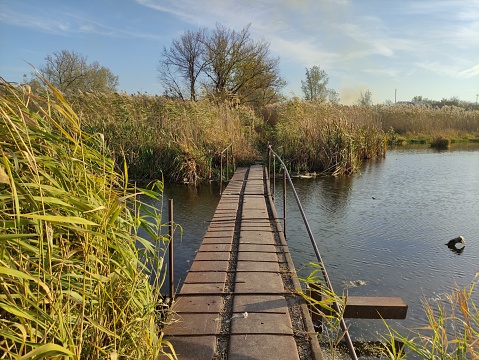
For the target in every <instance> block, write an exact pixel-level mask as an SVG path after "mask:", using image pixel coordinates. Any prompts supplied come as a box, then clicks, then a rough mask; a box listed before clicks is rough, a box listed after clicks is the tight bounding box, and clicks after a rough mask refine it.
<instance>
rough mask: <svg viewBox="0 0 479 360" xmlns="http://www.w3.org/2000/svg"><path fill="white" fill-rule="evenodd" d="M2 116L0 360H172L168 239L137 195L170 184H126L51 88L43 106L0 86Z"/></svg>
mask: <svg viewBox="0 0 479 360" xmlns="http://www.w3.org/2000/svg"><path fill="white" fill-rule="evenodd" d="M0 116H1V121H0V157H1V160H0V226H1V228H2V231H1V232H0V274H1V282H0V288H1V291H0V355H1V358H2V359H19V358H22V359H23V358H25V359H26V358H35V359H41V358H46V357H48V358H60V357H61V358H71V359H99V358H108V359H117V358H124V359H156V358H157V357H158V356H159V355H160V354H163V353H165V352H168V353H169V354H170V355H169V357H170V358H173V357H174V352H173V350H172V348H171V345H170V344H169V343H168V342H167V341H164V340H163V330H162V329H163V326H164V325H163V322H164V321H165V318H166V316H167V315H168V313H167V310H166V309H167V307H165V306H164V302H163V298H162V296H161V294H160V286H161V274H162V271H161V267H162V261H163V251H162V250H161V249H163V250H164V249H165V246H166V242H167V239H165V238H164V237H163V236H162V235H161V232H159V231H158V229H159V228H160V227H161V214H158V213H157V212H156V209H153V208H151V207H150V208H149V207H147V205H146V204H144V203H142V202H141V201H139V199H138V196H139V195H140V194H143V195H144V196H151V197H155V198H159V197H161V192H162V184H161V183H156V190H148V191H146V190H145V191H140V190H136V189H133V190H134V192H132V191H131V190H132V189H128V187H127V171H126V168H125V171H124V177H121V176H120V175H118V173H117V172H116V171H115V168H114V166H115V164H114V161H113V160H112V159H111V158H110V157H109V156H108V154H109V151H108V150H107V147H106V144H105V141H104V137H103V135H102V134H100V133H90V134H89V133H86V132H84V131H82V129H81V124H80V117H79V116H78V115H77V114H76V113H75V112H74V111H73V110H72V108H71V107H70V105H69V103H67V102H66V101H65V99H64V98H63V96H62V94H60V93H59V92H58V91H57V90H56V89H55V88H53V87H51V86H50V98H48V99H45V98H42V97H38V96H35V95H34V94H32V93H31V92H30V89H29V88H28V87H14V86H13V85H11V84H9V83H6V82H4V81H3V80H2V81H1V82H0ZM151 214H153V216H151ZM140 231H146V233H147V234H150V235H153V238H148V239H147V238H145V237H143V236H142V235H140ZM145 264H156V265H157V266H158V268H155V272H154V273H153V272H152V271H151V270H150V269H151V268H150V267H147V266H146V265H145Z"/></svg>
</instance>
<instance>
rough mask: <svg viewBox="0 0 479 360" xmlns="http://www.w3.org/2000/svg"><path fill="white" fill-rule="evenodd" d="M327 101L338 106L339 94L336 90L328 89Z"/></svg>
mask: <svg viewBox="0 0 479 360" xmlns="http://www.w3.org/2000/svg"><path fill="white" fill-rule="evenodd" d="M328 101H329V102H330V103H331V104H339V94H338V93H337V91H336V90H333V89H328Z"/></svg>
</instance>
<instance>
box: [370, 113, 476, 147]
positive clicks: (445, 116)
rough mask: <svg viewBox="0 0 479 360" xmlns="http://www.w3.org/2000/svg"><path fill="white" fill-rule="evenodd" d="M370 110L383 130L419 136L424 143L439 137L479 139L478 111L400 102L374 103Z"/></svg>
mask: <svg viewBox="0 0 479 360" xmlns="http://www.w3.org/2000/svg"><path fill="white" fill-rule="evenodd" d="M371 111H374V112H375V113H376V114H377V117H378V119H379V120H380V122H381V126H382V129H383V130H384V131H386V132H389V131H391V130H392V133H396V134H399V135H402V136H406V137H407V138H411V139H417V138H422V139H425V140H427V142H429V141H430V140H432V139H434V138H437V137H439V136H443V137H444V136H447V137H453V138H455V139H458V140H459V139H464V140H469V139H478V138H479V110H466V109H464V108H460V107H456V106H444V107H442V108H435V107H430V106H415V105H408V104H402V105H395V106H375V107H372V108H371Z"/></svg>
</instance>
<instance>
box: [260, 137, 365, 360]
mask: <svg viewBox="0 0 479 360" xmlns="http://www.w3.org/2000/svg"><path fill="white" fill-rule="evenodd" d="M271 155H273V164H274V167H273V189H274V182H275V175H274V174H275V173H276V159H278V161H279V162H280V164H281V167H282V169H283V174H284V176H283V179H284V180H283V186H284V191H283V216H284V229H283V232H284V233H285V234H286V206H285V204H286V201H285V200H286V199H285V194H286V179H287V180H288V182H289V184H290V186H291V189H292V191H293V195H294V198H295V199H296V203H297V205H298V208H299V211H300V213H301V217H302V218H303V222H304V225H305V226H306V230H307V232H308V235H309V239H310V241H311V245H312V246H313V250H314V253H315V255H316V259H317V260H318V263H319V264H320V265H321V266H320V268H321V271H322V273H323V278H324V281H325V282H326V286H327V287H328V290H329V291H331V292H333V293H334V289H333V285H332V284H331V280H330V279H329V275H328V272H327V271H326V266H325V265H324V262H323V259H322V257H321V254H320V252H319V249H318V245H317V244H316V240H315V239H314V235H313V232H312V230H311V227H310V226H309V222H308V219H307V218H306V214H305V212H304V208H303V206H302V205H301V201H300V200H299V197H298V193H297V192H296V189H295V187H294V185H293V181H292V180H291V176H290V175H289V172H288V169H287V167H286V164H285V163H284V162H283V160H282V159H281V157H280V156H279V155H278V154H277V153H275V152H274V151H273V149H272V147H271V145H268V176H269V174H270V165H271V161H270V159H271ZM273 194H274V190H273ZM333 308H334V310H335V311H336V312H337V313H338V314H340V313H341V311H340V309H339V305H338V304H337V303H336V302H334V303H333ZM340 326H341V330H342V331H343V333H344V338H345V340H346V344H347V346H348V350H349V355H350V357H351V359H357V355H356V352H355V350H354V345H353V342H352V340H351V337H350V336H349V332H348V328H347V326H346V323H345V321H344V318H343V317H341V319H340Z"/></svg>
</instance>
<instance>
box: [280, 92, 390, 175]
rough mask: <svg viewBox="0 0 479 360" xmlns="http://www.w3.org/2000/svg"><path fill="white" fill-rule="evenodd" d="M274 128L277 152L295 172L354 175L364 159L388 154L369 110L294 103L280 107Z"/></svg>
mask: <svg viewBox="0 0 479 360" xmlns="http://www.w3.org/2000/svg"><path fill="white" fill-rule="evenodd" d="M273 126H274V128H273V140H272V141H273V143H274V145H275V148H279V147H282V148H283V157H284V158H285V159H289V163H290V166H291V169H292V170H296V171H319V172H324V173H331V174H333V175H340V174H345V173H352V172H355V171H356V170H357V169H358V167H359V165H360V164H361V161H362V160H363V159H369V158H374V157H377V156H384V155H385V152H386V136H385V134H384V132H383V131H382V130H381V124H380V122H379V121H378V119H377V118H376V114H374V113H372V112H370V111H368V110H367V107H359V106H353V107H348V106H340V105H330V104H320V103H314V102H304V101H298V100H296V99H293V100H291V101H289V102H287V103H285V104H281V105H280V106H279V108H278V110H277V114H276V118H275V120H274V124H273Z"/></svg>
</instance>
